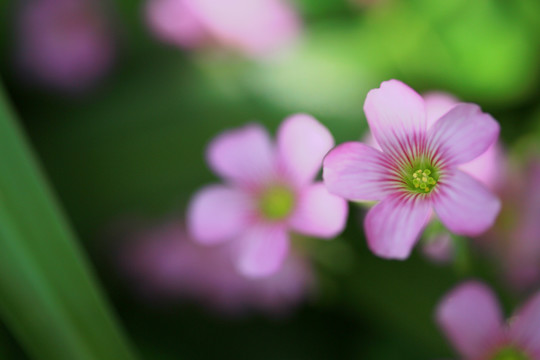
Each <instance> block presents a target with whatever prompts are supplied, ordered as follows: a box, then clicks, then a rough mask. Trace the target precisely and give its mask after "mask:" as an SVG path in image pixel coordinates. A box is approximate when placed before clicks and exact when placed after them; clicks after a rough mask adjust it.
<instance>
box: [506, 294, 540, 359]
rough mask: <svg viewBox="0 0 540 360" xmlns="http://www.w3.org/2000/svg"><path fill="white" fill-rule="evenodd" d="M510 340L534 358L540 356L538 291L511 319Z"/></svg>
mask: <svg viewBox="0 0 540 360" xmlns="http://www.w3.org/2000/svg"><path fill="white" fill-rule="evenodd" d="M510 321H511V328H510V329H511V330H510V334H511V337H512V340H513V341H514V342H515V343H516V344H518V345H520V346H521V347H523V349H525V350H526V351H527V353H528V354H529V355H531V356H532V357H533V358H534V359H539V358H540V293H537V294H536V295H535V296H533V297H532V298H531V299H530V300H529V301H527V303H526V304H525V306H523V307H522V308H521V309H520V310H519V311H518V312H516V316H515V318H514V319H511V320H510Z"/></svg>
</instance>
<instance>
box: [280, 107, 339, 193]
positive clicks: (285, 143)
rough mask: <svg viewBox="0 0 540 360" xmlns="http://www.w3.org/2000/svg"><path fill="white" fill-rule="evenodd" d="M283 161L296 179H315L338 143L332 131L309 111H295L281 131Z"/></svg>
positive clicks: (281, 161) (307, 180) (296, 180)
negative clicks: (308, 113)
mask: <svg viewBox="0 0 540 360" xmlns="http://www.w3.org/2000/svg"><path fill="white" fill-rule="evenodd" d="M277 145H278V152H279V158H280V163H281V165H282V166H283V167H284V169H283V170H285V172H286V173H287V174H288V175H289V176H290V177H291V178H292V179H293V180H295V182H296V183H299V184H306V183H308V182H311V181H312V180H313V179H314V178H315V175H317V173H318V172H319V170H320V169H321V166H322V161H323V158H324V156H325V155H326V153H327V152H328V151H329V150H330V149H331V148H332V147H333V146H334V138H333V137H332V134H330V132H329V131H328V129H326V128H325V127H324V126H323V125H322V124H321V123H320V122H318V121H317V120H315V119H314V118H313V117H311V116H309V115H304V114H299V115H293V116H291V117H289V118H287V119H285V121H283V123H282V124H281V126H280V127H279V130H278V134H277Z"/></svg>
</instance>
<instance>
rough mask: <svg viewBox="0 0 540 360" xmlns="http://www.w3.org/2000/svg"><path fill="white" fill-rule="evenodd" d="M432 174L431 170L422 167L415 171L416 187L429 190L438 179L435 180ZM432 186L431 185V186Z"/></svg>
mask: <svg viewBox="0 0 540 360" xmlns="http://www.w3.org/2000/svg"><path fill="white" fill-rule="evenodd" d="M430 175H431V170H429V169H425V170H424V171H422V170H421V169H419V170H416V171H415V172H414V173H413V185H414V187H415V188H416V189H418V188H420V189H421V190H423V191H425V192H426V193H427V192H429V191H430V190H431V189H432V188H433V186H434V185H435V184H437V180H435V179H434V178H433V177H431V176H430ZM430 186H431V187H430Z"/></svg>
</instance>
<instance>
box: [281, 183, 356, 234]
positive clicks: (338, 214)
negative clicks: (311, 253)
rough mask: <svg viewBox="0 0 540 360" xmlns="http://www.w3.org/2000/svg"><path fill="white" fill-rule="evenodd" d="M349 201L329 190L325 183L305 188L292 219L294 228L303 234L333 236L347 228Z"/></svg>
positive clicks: (291, 222)
mask: <svg viewBox="0 0 540 360" xmlns="http://www.w3.org/2000/svg"><path fill="white" fill-rule="evenodd" d="M347 213H348V207H347V202H346V201H345V200H344V199H342V198H340V197H337V196H335V195H332V194H330V193H329V192H328V190H327V189H326V187H325V186H324V184H323V183H315V184H313V185H311V186H309V187H307V188H305V189H304V190H303V191H302V193H301V194H300V198H299V199H298V205H297V208H296V210H295V212H294V214H293V215H292V217H291V219H290V224H291V226H292V227H293V229H294V230H296V231H298V232H299V233H301V234H305V235H312V236H318V237H322V238H332V237H334V236H336V235H338V234H339V233H340V232H342V231H343V229H344V228H345V222H346V221H347Z"/></svg>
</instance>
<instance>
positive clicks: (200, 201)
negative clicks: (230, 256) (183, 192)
mask: <svg viewBox="0 0 540 360" xmlns="http://www.w3.org/2000/svg"><path fill="white" fill-rule="evenodd" d="M253 212H254V202H253V200H252V198H251V197H250V196H248V195H247V194H246V193H244V192H242V191H240V190H238V189H234V188H230V187H227V186H223V185H212V186H208V187H206V188H203V189H201V190H200V191H199V192H198V193H197V194H195V196H194V197H193V199H192V200H191V203H190V206H189V209H188V216H187V222H188V227H189V231H190V233H191V236H192V237H193V238H194V239H196V240H197V241H198V242H200V243H202V244H215V243H220V242H223V241H227V240H231V239H232V238H233V237H235V236H238V235H239V234H240V233H241V232H242V231H243V230H244V229H245V228H246V226H248V224H249V222H250V221H251V218H252V217H253Z"/></svg>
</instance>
